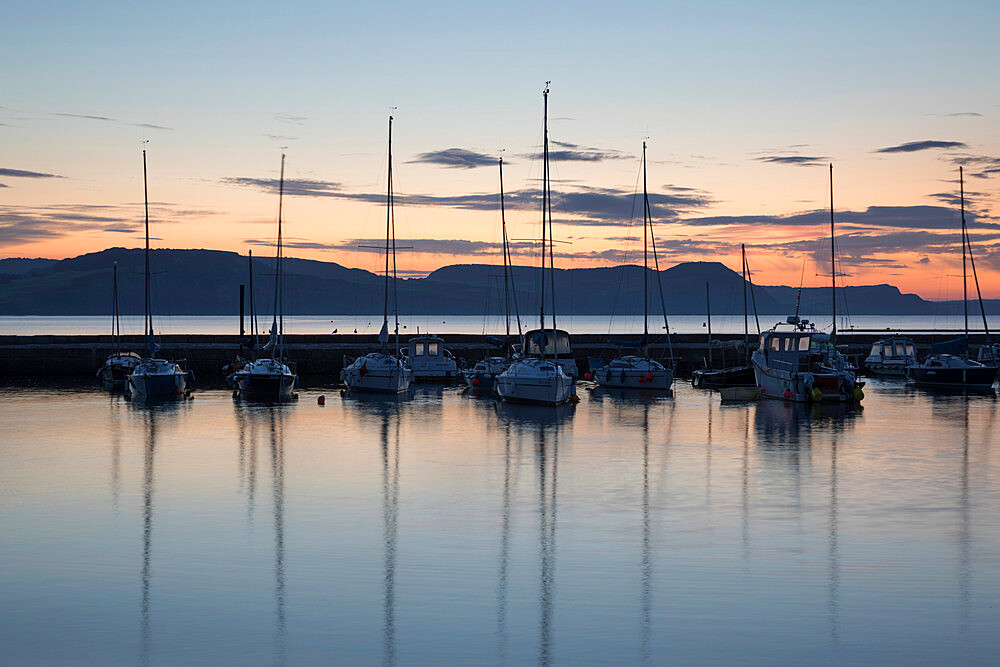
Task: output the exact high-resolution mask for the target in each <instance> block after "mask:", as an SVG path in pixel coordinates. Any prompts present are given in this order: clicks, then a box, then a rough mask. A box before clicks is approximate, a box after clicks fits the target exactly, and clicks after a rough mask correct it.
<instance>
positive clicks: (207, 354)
mask: <svg viewBox="0 0 1000 667" xmlns="http://www.w3.org/2000/svg"><path fill="white" fill-rule="evenodd" d="M886 335H888V332H879V333H856V332H848V333H838V335H837V339H838V344H842V345H847V350H848V354H849V355H851V356H853V357H855V361H858V362H860V361H861V360H863V359H864V357H865V356H867V354H868V351H869V350H870V349H871V345H872V343H873V342H875V341H876V340H878V339H880V338H884V337H885V336H886ZM618 337H619V336H615V335H613V336H611V338H618ZM622 337H625V338H635V335H634V334H626V335H623V336H622ZM955 337H956V334H955V333H939V334H911V335H910V338H912V339H913V340H914V342H915V343H916V345H917V351H918V356H922V355H923V354H926V353H927V352H929V351H930V346H931V344H932V343H934V342H940V341H945V340H950V339H953V338H955ZM409 338H410V336H400V339H399V340H400V344H399V347H404V346H405V344H406V342H407V341H408V340H409ZM442 338H444V340H445V347H446V348H447V349H448V350H450V351H451V353H452V354H453V355H454V356H455V358H456V359H459V360H462V361H464V362H465V363H466V364H467V365H470V366H471V365H472V364H474V363H475V362H476V361H477V360H478V359H481V358H483V357H484V356H486V355H496V354H499V353H500V351H499V349H498V348H496V347H491V346H490V345H488V344H487V343H485V342H484V340H483V336H481V335H470V334H450V335H444V336H442ZM608 339H609V336H608V335H607V334H580V335H574V336H572V337H571V340H572V344H573V351H574V353H575V355H576V360H577V366H578V367H579V369H580V372H581V374H582V373H584V372H586V370H587V369H588V368H589V364H588V357H597V358H604V359H609V358H612V357H613V356H616V352H615V348H611V347H609V346H608ZM157 341H158V342H159V344H160V351H159V353H158V355H157V356H160V357H163V358H166V359H173V360H175V361H177V360H185V363H186V366H187V368H188V369H190V370H191V371H193V372H194V374H195V377H196V380H197V382H198V384H201V385H203V386H211V385H214V384H220V383H222V381H223V380H224V378H225V375H226V371H225V370H224V369H225V367H226V366H227V365H228V364H231V363H232V362H233V360H234V359H235V357H236V356H237V355H238V354H239V353H240V337H239V336H237V335H216V334H211V335H164V336H160V337H158V338H157ZM750 342H751V345H752V346H756V344H757V342H756V336H755V335H753V334H751V337H750ZM969 342H970V344H971V345H972V346H973V349H975V346H976V345H980V344H984V343H985V342H986V337H985V336H984V335H982V334H973V335H970V341H969ZM672 343H673V353H674V358H675V359H676V361H677V373H678V375H680V376H686V375H689V374H690V373H691V371H692V370H695V369H698V368H703V367H704V365H705V361H706V360H707V359H708V357H709V345H708V341H707V338H706V336H705V334H675V335H673V336H672ZM377 347H378V341H377V337H376V336H375V335H368V334H339V335H337V334H325V335H320V334H315V335H311V334H298V335H288V336H285V350H286V355H287V357H288V358H289V359H291V360H293V361H294V362H295V363H296V365H297V371H298V373H299V375H300V376H302V377H303V379H304V380H308V381H311V382H314V383H330V382H337V381H338V380H339V378H340V370H341V368H342V367H343V362H344V357H345V356H347V357H356V356H358V355H361V354H364V353H366V352H369V351H371V350H373V349H377ZM391 347H392V348H393V349H395V347H396V346H395V343H394V342H393V344H392V345H391ZM122 349H123V350H126V351H127V350H135V351H141V349H142V344H141V342H135V341H125V342H123V344H122ZM112 351H113V343H112V340H111V337H110V336H107V335H103V336H59V335H44V336H0V377H6V378H8V379H9V378H18V377H19V378H28V379H30V378H56V377H66V378H72V377H76V378H82V377H93V376H94V374H95V373H96V372H97V369H98V368H99V367H100V366H101V364H103V363H104V359H105V358H107V356H108V354H109V353H110V352H112ZM624 353H634V350H625V352H624ZM650 356H652V357H654V358H659V357H661V356H667V353H666V342H665V341H662V340H658V339H654V340H653V341H652V342H651V343H650ZM711 356H712V360H713V364H712V366H713V367H715V368H722V367H725V366H731V365H737V364H739V363H741V362H742V360H743V358H744V350H743V334H719V335H717V336H713V337H712V346H711Z"/></svg>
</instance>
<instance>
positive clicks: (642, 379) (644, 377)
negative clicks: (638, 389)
mask: <svg viewBox="0 0 1000 667" xmlns="http://www.w3.org/2000/svg"><path fill="white" fill-rule="evenodd" d="M645 381H646V376H645V375H640V376H639V382H640V383H643V382H645Z"/></svg>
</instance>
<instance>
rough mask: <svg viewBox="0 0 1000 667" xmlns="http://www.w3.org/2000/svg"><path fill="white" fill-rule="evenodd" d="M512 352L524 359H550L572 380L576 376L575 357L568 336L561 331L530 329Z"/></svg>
mask: <svg viewBox="0 0 1000 667" xmlns="http://www.w3.org/2000/svg"><path fill="white" fill-rule="evenodd" d="M514 351H515V352H517V353H520V354H522V355H524V356H525V357H543V358H545V359H552V360H554V361H556V362H558V364H559V365H560V366H561V367H562V369H563V372H564V373H566V375H568V376H569V377H571V378H573V379H574V380H575V379H576V378H577V376H578V370H577V367H576V357H575V356H574V355H573V348H572V346H571V345H570V343H569V334H568V333H567V332H565V331H563V330H562V329H532V330H531V331H527V332H525V334H524V337H523V338H522V339H521V344H520V345H515V346H514Z"/></svg>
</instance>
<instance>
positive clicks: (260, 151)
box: [0, 0, 1000, 299]
mask: <svg viewBox="0 0 1000 667" xmlns="http://www.w3.org/2000/svg"><path fill="white" fill-rule="evenodd" d="M998 30H1000V3H997V2H995V1H992V2H963V3H957V4H946V3H941V2H877V1H876V2H872V1H868V2H840V3H824V4H822V5H820V4H819V3H816V4H815V5H813V4H811V3H801V2H770V3H758V4H750V3H726V2H700V3H673V2H622V3H607V2H572V3H569V2H549V3H545V4H537V3H522V2H507V3H504V4H502V5H500V4H497V3H476V2H427V3H410V2H407V3H402V2H400V3H397V2H369V3H353V4H347V3H321V2H284V3H273V2H269V3H263V2H253V1H247V2H240V3H221V2H218V3H212V2H197V3H196V2H171V3H126V2H100V1H93V2H87V3H79V2H46V1H44V0H42V1H38V2H31V3H16V4H15V3H8V4H7V5H6V6H5V7H4V10H3V21H0V58H2V62H3V63H4V66H3V67H0V258H2V257H48V258H64V257H72V256H75V255H79V254H83V253H86V252H93V251H97V250H101V249H104V248H107V247H112V246H126V247H139V246H141V245H142V243H143V238H142V221H143V211H142V201H143V181H142V155H141V151H142V149H143V148H145V149H146V150H147V159H148V187H149V198H150V202H151V225H152V236H153V240H152V245H153V246H154V247H170V248H213V249H219V250H232V251H237V252H239V253H241V254H245V253H246V252H247V251H248V250H251V249H252V250H254V252H255V253H261V254H267V253H271V252H273V242H274V238H275V235H276V221H277V209H278V201H277V200H278V197H277V181H278V173H279V165H280V156H281V154H282V153H285V154H286V155H287V158H286V169H285V179H286V180H285V187H286V197H285V200H284V207H283V221H284V228H283V236H284V239H285V241H286V245H287V247H288V250H287V254H288V255H292V256H298V257H307V258H313V259H321V260H326V261H335V262H339V263H341V264H344V265H347V266H353V267H360V268H365V269H368V270H378V269H379V266H380V265H381V263H382V258H381V256H380V255H379V254H378V251H377V250H374V249H372V248H365V247H364V246H370V245H375V244H377V243H378V242H379V241H378V239H380V238H381V237H382V236H383V234H384V229H385V208H384V200H385V191H386V171H387V169H386V167H387V145H386V144H387V119H388V116H389V115H390V114H392V115H393V116H394V124H393V184H394V192H395V197H396V206H395V214H396V235H397V238H398V239H399V240H398V244H399V245H400V246H404V247H405V249H403V250H402V251H401V252H400V253H399V257H398V266H399V268H400V270H401V273H402V274H403V275H408V276H416V275H424V274H426V273H427V272H429V271H431V270H433V269H435V268H437V267H439V266H443V265H447V264H455V263H495V262H498V261H500V260H499V257H500V255H499V252H498V250H497V243H498V241H499V239H500V214H499V198H498V169H497V158H498V157H499V156H500V155H501V154H502V155H503V158H504V189H505V192H506V197H505V208H506V213H507V216H506V217H507V223H508V226H509V229H510V232H509V235H510V236H511V237H512V238H514V239H517V240H516V241H515V242H514V247H513V252H514V258H515V261H516V262H517V263H523V264H536V263H537V261H538V260H537V243H535V242H534V241H532V239H537V238H538V236H539V221H540V210H539V189H540V182H539V178H540V175H541V164H540V160H539V159H538V152H539V150H540V146H541V143H542V136H543V133H542V90H543V89H544V87H545V84H546V82H547V81H551V92H550V95H549V136H550V142H551V150H552V155H553V161H552V167H551V169H552V174H553V178H554V179H555V181H554V183H553V192H554V200H553V215H554V218H555V222H556V224H555V236H556V238H557V239H559V240H561V241H565V243H560V244H558V253H557V257H556V266H557V267H560V268H570V267H586V266H606V265H617V264H621V263H623V262H628V263H641V261H642V255H641V247H642V236H641V234H642V219H641V210H642V209H641V204H640V202H639V201H638V200H637V194H638V196H640V197H641V180H640V176H641V170H640V154H641V151H642V142H643V141H644V140H645V141H647V143H648V154H647V155H648V161H647V162H648V163H647V173H648V176H647V178H648V189H649V193H650V200H651V206H652V213H653V217H654V222H655V225H654V230H655V234H656V239H657V246H658V248H659V251H660V261H661V267H664V266H670V265H673V264H675V263H677V262H682V261H722V262H724V263H725V264H726V265H728V266H729V267H731V268H733V269H734V270H737V271H738V270H739V269H740V265H741V263H740V255H739V253H740V244H741V243H745V244H746V246H747V253H748V258H749V262H750V266H751V268H752V269H753V272H754V279H755V281H756V282H758V283H761V284H785V285H798V284H802V285H804V286H816V285H821V284H827V283H828V281H829V273H830V261H829V254H830V245H829V208H828V207H829V204H830V191H829V166H828V165H829V164H833V165H834V211H835V220H836V222H837V234H838V236H837V248H838V266H837V271H838V274H839V275H840V276H841V277H840V281H842V282H844V283H846V284H849V285H866V284H875V283H890V284H893V285H897V286H899V287H900V289H902V290H903V291H904V292H914V293H917V294H920V295H921V296H923V297H925V298H928V299H944V298H958V297H960V295H961V280H962V279H961V265H962V261H961V245H960V242H959V239H960V237H959V228H960V216H959V201H958V192H959V184H958V168H959V166H962V167H963V168H964V170H965V181H966V182H965V190H966V219H967V221H968V224H969V229H970V235H971V242H972V245H973V251H974V253H975V259H976V268H977V269H978V270H979V278H980V283H981V285H982V288H983V295H984V297H992V298H1000V217H998V216H1000V207H998V206H997V204H998V203H1000V190H998V184H1000V123H998V120H1000V85H997V84H998V80H997V72H1000V51H998V49H996V46H995V37H996V35H997V34H998ZM970 289H972V286H971V282H970Z"/></svg>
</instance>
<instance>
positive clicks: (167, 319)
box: [0, 314, 1000, 336]
mask: <svg viewBox="0 0 1000 667" xmlns="http://www.w3.org/2000/svg"><path fill="white" fill-rule="evenodd" d="M786 317H787V314H786V315H760V316H758V317H756V318H755V317H754V316H753V315H751V316H750V317H749V318H748V320H747V325H748V328H749V330H750V332H751V333H753V334H756V332H757V331H758V328H759V329H761V330H763V329H767V328H770V327H771V326H773V325H774V324H775V323H776V322H784V321H785V319H786ZM802 317H803V318H805V319H810V320H811V321H813V322H815V323H816V325H817V327H826V328H829V327H830V324H831V319H830V315H829V314H826V315H803V316H802ZM546 322H547V325H546V326H551V319H546ZM668 323H669V326H670V331H671V333H682V334H694V333H707V331H708V326H709V324H711V328H712V333H713V334H715V333H743V331H744V320H743V315H742V314H740V315H713V316H712V319H711V323H709V321H708V318H707V317H706V316H705V315H671V316H670V317H669V320H668ZM556 324H557V325H558V326H559V327H560V328H562V329H565V330H567V331H569V332H570V333H571V334H574V333H578V334H607V333H619V334H620V333H638V332H642V330H643V322H642V317H641V316H622V315H618V316H611V315H566V316H559V317H558V318H557V320H556ZM988 324H989V326H990V330H991V331H996V330H1000V316H990V317H989V319H988ZM521 325H522V329H525V330H527V329H531V328H536V327H537V326H538V318H537V316H536V317H522V318H521ZM245 326H246V327H247V328H249V326H250V325H249V322H245ZM270 326H271V319H267V318H264V319H262V320H261V322H260V325H259V328H260V329H261V330H262V331H263V330H268V329H269V328H270ZM664 326H665V325H664V324H663V318H662V316H659V317H650V320H649V330H650V332H651V333H654V334H655V333H658V332H663V331H664ZM964 326H965V323H964V319H963V317H962V315H961V314H953V315H894V316H891V317H887V316H879V315H865V316H855V317H838V321H837V328H838V330H839V331H845V332H846V331H850V330H852V329H857V330H861V331H868V332H870V331H907V332H911V333H914V332H922V333H929V332H960V331H962V330H963V329H964ZM239 327H240V321H239V315H238V314H235V315H231V316H216V315H212V316H204V315H174V316H159V317H156V318H155V319H154V329H155V330H156V332H157V333H161V334H237V333H239V330H240V328H239ZM381 328H382V316H381V314H379V315H320V316H316V315H288V316H285V318H284V330H285V332H286V333H289V334H330V333H342V334H344V333H359V334H366V333H367V334H377V333H378V332H379V330H380V329H381ZM394 328H395V320H394V319H393V318H391V317H390V324H389V329H390V331H392V330H394ZM969 328H970V330H974V331H981V330H982V319H981V318H980V317H979V316H978V315H977V316H975V317H973V316H972V315H971V314H970V317H969ZM399 330H400V333H402V334H408V333H421V332H422V333H433V334H439V335H444V334H450V333H452V334H484V333H485V334H497V333H501V332H503V331H505V330H506V322H505V321H504V319H503V318H502V317H488V318H484V317H483V316H482V315H401V316H400V318H399ZM511 331H513V332H515V333H516V332H517V321H516V320H515V319H512V320H511ZM121 332H122V334H124V335H128V336H141V335H142V332H143V318H142V317H141V316H126V317H122V318H121ZM109 333H111V318H110V317H108V316H104V315H102V316H36V315H26V316H9V315H4V316H0V335H22V336H30V335H56V334H64V335H97V334H109Z"/></svg>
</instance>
